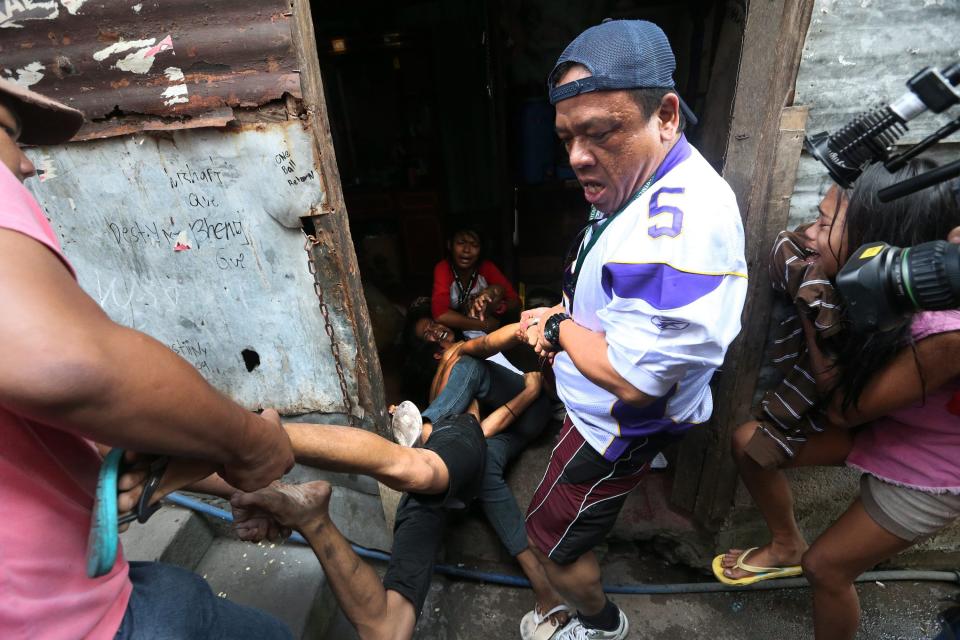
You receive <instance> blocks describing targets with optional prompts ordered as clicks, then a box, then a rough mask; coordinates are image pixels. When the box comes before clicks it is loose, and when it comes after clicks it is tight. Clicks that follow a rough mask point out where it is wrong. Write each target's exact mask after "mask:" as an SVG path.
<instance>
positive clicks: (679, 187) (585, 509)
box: [521, 20, 747, 640]
mask: <svg viewBox="0 0 960 640" xmlns="http://www.w3.org/2000/svg"><path fill="white" fill-rule="evenodd" d="M675 67H676V63H675V61H674V57H673V53H672V51H671V49H670V44H669V42H668V41H667V38H666V36H665V35H664V33H663V31H661V30H660V28H659V27H657V26H656V25H654V24H652V23H650V22H644V21H639V20H618V21H605V22H604V23H603V24H600V25H598V26H595V27H592V28H590V29H587V30H586V31H584V32H583V33H582V34H580V35H579V36H578V37H577V38H576V39H575V40H574V41H573V42H572V43H571V44H570V45H569V46H568V47H567V49H566V50H565V51H564V52H563V54H562V55H561V56H560V59H559V60H558V62H557V65H556V66H555V67H554V69H553V71H552V72H551V73H550V75H549V77H548V89H549V91H550V101H551V103H553V104H554V105H555V106H556V110H557V113H556V130H557V135H558V136H559V137H560V139H561V140H562V141H563V143H564V145H565V146H566V149H567V153H568V154H569V156H570V165H571V167H572V168H573V170H574V172H575V173H576V175H577V179H578V180H579V181H580V184H581V186H582V187H583V191H584V196H585V198H586V200H587V201H588V202H589V203H590V204H591V205H592V207H591V214H590V221H589V223H588V224H587V226H586V228H585V230H584V234H583V235H582V236H581V237H580V238H578V239H577V241H575V243H574V245H573V247H572V248H571V251H570V253H569V258H568V261H567V266H566V267H565V269H564V278H563V281H564V287H563V288H564V292H563V293H564V297H563V303H562V304H560V305H558V306H557V307H554V308H551V309H534V310H531V311H527V312H525V313H524V316H523V322H522V323H521V324H522V325H523V326H522V329H523V330H525V329H526V328H527V327H528V326H531V325H532V326H535V327H538V328H539V331H533V332H531V334H534V336H533V339H532V341H531V344H534V343H535V344H534V346H535V347H536V349H537V351H538V352H540V353H541V354H545V355H548V356H550V357H552V358H553V370H554V373H555V376H556V382H557V392H558V394H559V396H560V398H561V400H563V403H564V405H565V406H566V408H567V421H566V423H565V424H564V427H563V430H562V431H561V432H560V436H559V442H558V444H557V446H556V447H555V448H554V450H553V453H552V454H551V459H550V463H549V465H548V468H547V471H546V473H545V474H544V477H543V480H542V481H541V483H540V486H539V488H538V489H537V491H536V493H535V494H534V497H533V500H532V501H531V503H530V507H529V509H528V511H527V535H528V536H529V538H530V541H531V543H532V544H531V546H532V548H533V549H535V550H536V551H538V552H539V555H541V560H542V561H543V563H544V566H545V567H546V569H547V573H548V575H549V577H550V579H551V582H553V584H554V586H555V587H556V588H557V589H558V590H559V591H560V592H561V593H563V594H564V595H565V596H566V597H567V598H568V599H569V601H570V602H571V604H574V605H575V606H576V607H577V609H578V615H577V616H576V617H575V618H573V619H572V620H571V622H570V623H569V624H568V625H567V626H566V627H564V628H563V629H561V630H559V631H558V632H557V633H556V634H555V635H554V636H553V638H554V639H555V640H563V639H573V638H610V639H617V640H619V639H621V638H625V637H626V636H627V629H628V624H627V619H626V616H625V615H624V614H623V612H622V611H620V610H619V609H618V608H617V606H616V605H614V604H613V603H612V602H610V601H609V600H608V599H607V598H606V596H605V595H604V593H603V590H602V587H601V581H600V567H599V564H598V563H597V559H596V556H595V555H594V553H593V551H592V549H593V547H594V546H596V545H597V544H598V543H600V542H601V541H602V540H603V539H604V537H605V536H606V535H607V533H608V532H609V531H610V529H611V528H612V527H613V524H614V522H615V520H616V517H617V514H618V513H619V511H620V508H621V507H622V506H623V503H624V501H625V500H626V495H627V494H628V493H629V492H630V490H631V489H633V488H634V487H635V486H636V485H637V484H638V482H639V480H640V477H641V474H642V473H643V471H645V469H646V468H647V466H648V463H649V462H650V460H652V459H653V457H654V456H656V454H657V452H658V451H659V450H660V449H661V448H663V447H664V446H665V445H667V444H669V443H671V442H674V441H676V440H678V439H679V438H681V437H682V435H683V434H684V433H685V432H686V431H687V430H689V429H690V428H692V427H693V426H694V425H697V424H700V423H703V422H706V421H707V420H708V419H709V417H710V413H711V411H712V408H713V402H712V398H711V395H710V388H709V386H708V384H709V382H710V378H711V376H712V375H713V372H714V371H715V370H716V368H717V367H718V366H720V364H721V363H722V362H723V357H724V354H725V352H726V349H727V346H728V345H729V344H730V342H731V341H732V340H733V339H734V337H735V336H736V335H737V333H738V332H739V331H740V313H741V311H742V308H743V302H744V298H745V295H746V290H747V279H746V273H747V267H746V261H745V260H744V249H743V227H742V225H741V221H740V215H739V211H738V209H737V203H736V199H735V197H734V194H733V192H732V191H731V190H730V187H729V186H728V185H727V184H726V183H725V182H724V181H723V179H722V178H721V177H720V176H719V175H718V174H717V173H716V172H715V171H714V170H713V169H712V168H711V167H710V165H709V164H708V163H707V162H706V161H705V160H704V159H703V157H702V156H701V155H700V154H699V153H698V152H697V150H696V149H694V148H693V147H691V146H690V144H689V143H688V142H687V140H686V138H685V137H684V135H683V133H682V130H683V124H684V120H686V121H689V122H692V123H695V122H696V120H695V118H694V117H693V114H692V113H690V111H689V109H688V108H687V106H686V105H685V104H684V103H683V101H682V100H681V99H680V97H679V96H678V95H677V93H676V89H675V86H674V80H673V72H674V69H675ZM528 615H529V614H528Z"/></svg>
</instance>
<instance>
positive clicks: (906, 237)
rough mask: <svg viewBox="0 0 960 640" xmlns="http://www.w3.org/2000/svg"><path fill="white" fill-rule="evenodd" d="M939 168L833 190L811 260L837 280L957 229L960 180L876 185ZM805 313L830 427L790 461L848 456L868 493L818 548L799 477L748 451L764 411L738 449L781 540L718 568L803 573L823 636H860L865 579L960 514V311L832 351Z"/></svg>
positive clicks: (836, 460)
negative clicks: (871, 255) (804, 516)
mask: <svg viewBox="0 0 960 640" xmlns="http://www.w3.org/2000/svg"><path fill="white" fill-rule="evenodd" d="M933 166H934V165H933V163H931V162H930V161H926V160H914V161H911V162H910V163H909V164H908V165H907V166H906V167H905V168H904V169H902V170H900V171H899V172H897V173H896V174H893V175H891V174H889V173H887V171H886V170H885V169H884V168H883V167H882V166H881V165H874V166H873V167H871V168H870V169H868V170H867V171H865V172H864V173H863V175H862V176H861V177H860V179H859V180H858V181H857V184H856V185H855V187H854V188H853V190H852V191H850V192H843V191H841V190H840V188H839V187H837V186H833V187H832V188H831V189H830V191H829V192H828V194H827V196H826V197H825V198H824V200H823V202H822V203H821V205H820V216H819V218H818V219H817V222H816V223H815V224H814V225H812V226H811V227H809V228H808V230H807V231H806V232H805V236H806V240H807V247H806V248H807V249H809V250H810V251H811V256H810V257H809V258H808V260H810V261H816V262H817V263H818V264H819V266H820V267H821V268H822V269H823V271H824V272H825V273H826V274H827V275H828V276H829V277H830V278H831V279H833V278H835V277H836V274H837V272H838V271H839V270H840V268H841V267H842V266H843V264H844V263H845V262H846V260H847V258H848V257H849V255H850V252H851V251H853V250H855V249H856V248H857V247H859V246H861V245H862V244H864V243H867V242H872V241H883V242H887V243H888V244H891V245H894V246H901V247H907V246H913V245H916V244H919V243H921V242H926V241H930V240H939V239H943V238H945V237H946V236H947V234H948V233H949V232H950V231H951V230H952V229H953V228H954V227H956V226H957V225H960V202H958V198H957V196H956V193H957V191H956V190H957V189H958V187H960V185H958V184H957V182H958V181H957V180H953V181H951V182H947V183H943V184H940V185H938V186H936V187H932V188H928V189H925V190H923V191H920V192H918V193H915V194H912V195H910V196H906V197H904V198H901V199H899V200H896V201H893V202H890V203H881V202H880V201H879V200H878V198H877V195H876V194H877V191H879V190H880V189H881V188H883V187H885V186H888V185H890V184H893V183H895V182H899V181H901V180H903V179H905V178H909V177H912V176H914V175H917V174H919V173H923V172H925V171H927V170H929V169H930V168H932V167H933ZM799 315H800V318H801V322H802V323H803V324H804V334H805V336H806V344H807V348H808V351H809V353H810V358H811V363H812V365H813V368H814V377H815V378H816V386H817V390H818V392H820V395H821V397H823V398H826V399H827V400H825V401H824V402H822V403H821V404H818V405H816V407H815V408H817V409H819V410H820V411H821V413H822V415H823V416H825V418H826V422H827V423H828V428H826V429H825V430H823V431H822V432H821V433H816V434H814V435H812V436H811V437H809V439H808V440H807V442H806V443H805V444H804V445H803V446H802V448H800V449H799V450H798V452H797V453H796V454H795V455H794V457H793V458H792V459H790V460H789V462H788V464H787V465H786V466H790V467H799V466H811V465H843V464H847V465H849V466H851V467H853V468H856V469H859V470H861V471H863V472H864V473H863V476H862V478H861V494H860V496H859V497H858V498H857V499H856V500H855V501H854V502H853V504H852V505H850V507H849V508H848V509H847V511H846V512H845V513H844V514H843V515H842V516H840V518H839V519H838V520H837V522H835V523H834V524H833V525H832V526H830V527H829V528H828V529H827V530H826V531H825V532H824V533H823V534H821V536H820V537H819V538H817V540H816V541H814V543H813V544H812V545H811V546H809V547H808V545H807V543H806V541H805V539H804V538H803V535H802V534H801V533H800V530H799V528H798V526H797V522H796V519H795V517H794V514H793V498H792V495H791V490H790V485H789V483H788V480H787V478H786V476H785V475H784V474H783V473H782V472H780V471H778V470H766V469H763V468H761V467H760V466H759V465H758V464H757V463H756V462H754V461H753V460H752V459H750V458H749V457H747V456H745V455H744V454H743V447H744V446H745V444H746V442H747V441H749V439H750V438H751V437H752V436H753V433H754V431H755V430H756V422H755V421H754V422H750V423H746V424H744V425H743V426H741V427H740V428H739V429H738V430H737V431H736V433H735V434H734V437H733V450H734V456H735V458H737V463H738V468H739V470H740V473H741V477H743V478H744V482H745V484H746V485H747V487H748V488H749V489H750V492H751V495H752V497H753V499H754V501H755V502H756V504H757V507H758V509H759V510H760V512H761V514H762V515H763V517H764V519H765V520H766V522H767V525H768V526H769V528H770V532H771V537H772V539H771V542H770V543H769V544H767V545H765V546H763V547H759V548H753V549H748V550H747V551H741V550H739V549H731V550H730V551H729V552H728V553H726V554H724V555H721V556H718V557H717V559H716V560H715V561H714V573H715V574H716V575H717V578H718V579H720V580H721V581H723V582H726V583H730V584H750V583H753V582H756V581H759V580H766V579H771V578H778V577H785V576H789V575H797V574H799V573H801V572H802V573H803V574H804V575H805V576H806V577H807V579H808V580H809V581H810V583H811V586H812V587H813V601H814V602H813V614H814V631H815V637H816V638H817V640H824V639H827V638H829V639H845V638H853V637H854V635H855V634H856V631H857V628H858V626H859V618H860V607H859V601H858V598H857V592H856V590H855V589H854V586H853V581H854V579H855V578H856V577H857V576H859V575H860V574H861V573H863V572H864V571H867V570H869V569H871V568H873V567H874V566H875V565H876V564H877V563H879V562H881V561H883V560H886V559H887V558H890V557H891V556H893V555H895V554H897V553H899V552H901V551H903V550H904V549H907V548H908V547H910V546H912V545H913V544H915V543H916V542H917V541H919V540H921V539H923V538H925V537H928V536H930V535H933V534H934V533H936V532H937V531H938V530H940V529H941V528H943V527H945V526H947V525H948V524H950V523H951V522H952V521H953V520H955V519H956V518H957V517H958V516H960V311H936V312H926V313H918V314H916V315H915V316H914V317H913V318H912V321H911V322H909V323H906V324H905V325H904V326H902V327H900V328H898V329H895V330H892V331H888V332H872V333H869V334H865V333H857V332H856V331H855V330H854V329H853V327H852V326H847V327H846V328H845V330H844V333H843V334H842V335H841V336H840V337H839V338H838V339H837V342H836V343H834V344H839V345H840V346H839V347H838V349H837V352H835V353H829V354H825V353H824V351H823V349H822V347H821V345H820V344H819V343H818V341H817V337H816V332H815V331H814V328H813V325H812V323H811V321H810V319H809V318H807V317H805V316H804V314H803V313H800V314H799ZM831 362H837V365H836V366H833V365H830V364H828V363H831Z"/></svg>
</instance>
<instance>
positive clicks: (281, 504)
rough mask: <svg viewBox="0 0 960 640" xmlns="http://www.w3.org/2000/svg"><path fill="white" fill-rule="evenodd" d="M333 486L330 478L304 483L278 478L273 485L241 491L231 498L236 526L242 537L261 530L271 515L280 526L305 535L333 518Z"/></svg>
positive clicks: (247, 538)
mask: <svg viewBox="0 0 960 640" xmlns="http://www.w3.org/2000/svg"><path fill="white" fill-rule="evenodd" d="M332 493H333V490H332V489H331V487H330V484H329V483H328V482H324V481H322V480H318V481H316V482H307V483H304V484H284V483H282V482H274V483H273V484H271V485H270V486H269V487H266V488H264V489H260V490H258V491H254V492H253V493H244V492H242V491H238V492H237V493H235V494H233V496H232V497H231V498H230V504H231V505H232V506H233V509H234V529H235V530H236V531H237V534H238V535H239V536H240V537H241V539H244V540H249V539H252V538H250V537H245V536H246V535H247V534H248V533H249V532H250V531H251V530H257V531H260V530H261V529H262V527H263V522H262V521H263V519H264V518H269V519H272V520H273V521H275V522H276V523H277V524H278V525H279V526H280V527H282V528H287V529H296V530H297V531H299V532H300V533H303V534H304V535H308V534H310V533H314V532H315V531H317V530H319V529H321V528H323V526H324V525H325V524H327V523H328V522H329V521H330V513H329V507H330V496H331V495H332Z"/></svg>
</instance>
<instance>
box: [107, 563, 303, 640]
mask: <svg viewBox="0 0 960 640" xmlns="http://www.w3.org/2000/svg"><path fill="white" fill-rule="evenodd" d="M130 581H131V582H132V583H133V593H131V594H130V602H129V604H128V605H127V613H126V614H125V615H124V616H123V622H121V623H120V628H119V629H118V630H117V635H116V638H117V640H133V639H136V640H192V639H194V638H196V639H197V640H201V639H209V640H248V639H249V640H293V636H292V635H291V634H290V630H289V629H287V626H286V625H285V624H284V623H282V622H280V621H279V620H277V619H276V618H274V617H273V616H271V615H269V614H266V613H264V612H262V611H258V610H257V609H253V608H251V607H244V606H241V605H239V604H236V603H233V602H230V601H229V600H227V599H226V598H218V597H217V596H215V595H214V594H213V592H212V591H211V590H210V586H209V585H208V584H207V581H206V580H204V579H203V578H201V577H200V576H198V575H197V574H195V573H193V572H191V571H187V570H186V569H181V568H180V567H174V566H172V565H168V564H161V563H159V562H131V563H130Z"/></svg>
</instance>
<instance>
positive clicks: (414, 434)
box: [390, 400, 423, 447]
mask: <svg viewBox="0 0 960 640" xmlns="http://www.w3.org/2000/svg"><path fill="white" fill-rule="evenodd" d="M390 425H391V426H392V427H393V437H394V438H395V439H396V440H397V443H398V444H400V445H402V446H404V447H412V446H413V444H414V443H415V442H416V441H417V440H419V439H420V434H421V433H423V417H422V416H421V415H420V410H419V409H417V405H415V404H413V403H412V402H410V401H409V400H404V401H403V402H401V403H400V404H398V405H397V406H396V408H395V409H394V410H393V418H392V419H391V421H390Z"/></svg>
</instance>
